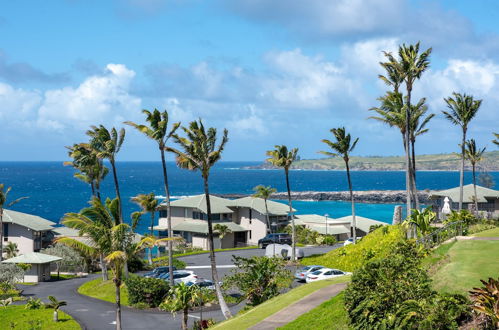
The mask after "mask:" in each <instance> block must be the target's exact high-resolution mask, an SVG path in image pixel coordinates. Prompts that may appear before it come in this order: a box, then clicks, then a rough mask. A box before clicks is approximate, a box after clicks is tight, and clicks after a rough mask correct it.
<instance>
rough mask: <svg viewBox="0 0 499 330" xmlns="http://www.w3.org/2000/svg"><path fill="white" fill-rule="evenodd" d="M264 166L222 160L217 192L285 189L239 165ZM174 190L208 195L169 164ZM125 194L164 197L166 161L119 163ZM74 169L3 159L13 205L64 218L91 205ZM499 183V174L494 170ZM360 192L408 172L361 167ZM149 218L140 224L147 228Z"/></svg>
mask: <svg viewBox="0 0 499 330" xmlns="http://www.w3.org/2000/svg"><path fill="white" fill-rule="evenodd" d="M255 164H258V163H256V162H253V163H251V162H220V163H218V164H217V165H216V166H215V167H214V168H213V169H212V171H211V174H210V190H211V192H212V193H252V189H253V187H255V186H256V185H259V184H263V185H271V186H273V187H275V188H277V189H278V190H279V191H284V190H285V189H286V186H285V182H284V173H283V172H284V171H282V170H241V169H239V168H241V167H243V166H248V165H255ZM167 167H168V173H169V181H170V189H171V193H172V195H174V196H188V195H194V194H200V193H203V183H202V179H201V175H200V173H199V172H190V171H187V170H182V169H179V168H177V167H176V165H175V164H174V163H169V164H168V166H167ZM117 170H118V178H119V181H120V188H121V195H122V198H123V199H124V203H123V209H124V214H125V215H129V214H130V213H131V212H133V211H136V210H138V207H137V206H136V205H134V204H132V203H131V202H130V198H131V197H132V196H135V195H137V194H139V193H150V192H154V193H155V194H156V195H164V190H163V187H162V176H161V163H160V162H119V163H118V164H117ZM73 173H74V170H73V169H72V168H71V167H66V166H63V165H62V162H0V182H1V183H4V184H6V185H7V186H11V187H12V192H11V195H10V198H12V199H14V198H17V197H20V196H28V197H29V199H26V200H23V201H22V202H20V203H19V204H17V205H15V206H14V207H12V209H15V210H18V211H21V212H26V213H31V214H36V215H39V216H41V217H44V218H46V219H49V220H52V221H55V222H58V221H59V219H60V218H61V217H62V216H63V215H64V214H65V213H67V212H77V211H79V210H80V209H81V208H83V207H85V206H86V205H87V201H88V200H89V198H90V195H91V192H90V187H89V186H88V185H86V184H85V183H82V182H80V181H78V180H76V179H74V178H73ZM490 174H491V175H492V176H493V177H494V180H495V182H498V183H499V172H493V173H490ZM352 181H353V186H354V189H355V190H394V189H404V187H405V174H404V172H373V171H360V172H353V173H352ZM290 183H291V188H292V190H294V191H340V190H348V186H347V182H346V175H345V172H344V171H305V170H296V171H291V173H290ZM465 183H466V184H467V183H471V173H465ZM458 184H459V173H458V172H418V188H419V189H447V188H452V187H456V186H457V185H458ZM102 195H103V196H110V197H114V185H113V180H112V176H111V175H109V176H108V177H107V178H106V180H105V181H104V183H103V187H102ZM393 207H394V205H390V204H388V205H387V204H362V203H359V204H358V205H357V214H359V215H362V216H366V217H370V218H374V219H379V220H383V221H391V218H392V214H393ZM294 208H296V209H297V210H298V212H297V213H300V214H306V213H316V214H321V215H323V214H326V213H327V214H329V215H330V216H331V217H340V216H344V215H348V214H350V204H349V203H346V202H333V201H322V202H308V201H296V202H294ZM147 222H148V221H144V223H143V224H142V225H141V226H140V228H139V231H145V228H146V227H147Z"/></svg>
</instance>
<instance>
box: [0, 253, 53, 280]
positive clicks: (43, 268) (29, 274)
mask: <svg viewBox="0 0 499 330" xmlns="http://www.w3.org/2000/svg"><path fill="white" fill-rule="evenodd" d="M59 260H61V258H60V257H56V256H51V255H48V254H44V253H38V252H30V253H25V254H23V255H20V256H18V257H14V258H10V259H7V260H4V261H2V262H3V263H13V264H28V265H30V266H31V267H30V268H29V269H28V270H26V272H25V273H24V280H23V281H24V282H27V283H37V282H43V281H49V280H50V269H51V265H50V264H51V263H52V262H55V261H59Z"/></svg>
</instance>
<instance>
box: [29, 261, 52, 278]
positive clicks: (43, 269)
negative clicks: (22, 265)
mask: <svg viewBox="0 0 499 330" xmlns="http://www.w3.org/2000/svg"><path fill="white" fill-rule="evenodd" d="M49 280H50V263H46V264H33V265H31V268H30V269H28V270H27V271H26V272H25V273H24V282H28V283H38V282H43V281H49Z"/></svg>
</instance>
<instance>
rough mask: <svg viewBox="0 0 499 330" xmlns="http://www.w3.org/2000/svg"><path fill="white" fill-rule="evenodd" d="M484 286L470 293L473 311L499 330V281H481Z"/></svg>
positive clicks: (491, 279) (490, 279)
mask: <svg viewBox="0 0 499 330" xmlns="http://www.w3.org/2000/svg"><path fill="white" fill-rule="evenodd" d="M480 282H482V284H483V285H484V286H483V287H481V288H473V290H471V291H470V296H471V300H472V302H473V306H472V308H473V310H474V311H475V312H476V313H478V314H479V315H480V314H481V315H484V316H485V317H486V318H487V319H488V321H490V322H491V323H492V325H493V326H494V327H497V328H499V279H497V280H495V279H493V278H489V280H488V281H487V282H485V281H484V280H480Z"/></svg>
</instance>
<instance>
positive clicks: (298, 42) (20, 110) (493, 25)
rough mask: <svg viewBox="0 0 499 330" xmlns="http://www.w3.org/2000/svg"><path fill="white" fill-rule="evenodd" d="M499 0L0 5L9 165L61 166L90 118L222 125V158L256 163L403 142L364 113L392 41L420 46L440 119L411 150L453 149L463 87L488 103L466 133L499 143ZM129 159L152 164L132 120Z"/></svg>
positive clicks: (380, 89) (0, 83)
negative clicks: (452, 118)
mask: <svg viewBox="0 0 499 330" xmlns="http://www.w3.org/2000/svg"><path fill="white" fill-rule="evenodd" d="M498 15H499V3H498V2H497V1H492V0H484V1H473V2H470V1H464V0H463V1H451V0H445V1H429V0H424V1H423V0H421V1H409V0H363V1H361V0H349V1H347V0H341V1H338V0H337V1H331V0H324V1H322V0H296V1H292V2H290V1H288V0H273V1H271V0H214V1H201V0H142V1H139V0H114V1H91V0H87V1H83V0H65V1H62V0H61V1H44V2H41V1H2V2H1V3H0V122H1V123H2V127H3V128H2V130H1V131H0V147H1V149H2V151H3V152H2V153H1V154H0V160H62V159H65V158H66V151H65V148H64V146H66V145H71V144H73V143H76V142H83V141H84V140H85V139H86V137H85V135H84V132H85V130H86V128H88V127H89V126H90V125H93V124H100V123H103V124H105V125H106V126H123V125H122V122H123V121H125V120H133V121H136V122H140V121H142V116H141V114H140V110H141V109H143V108H147V109H151V108H154V107H156V108H159V109H167V110H168V111H169V113H170V117H171V120H172V121H181V122H182V123H187V122H189V121H190V120H193V119H196V118H199V117H201V118H203V119H204V120H205V122H206V124H208V125H210V126H215V127H218V128H220V129H222V128H228V129H229V137H230V142H229V145H228V147H227V149H226V151H225V154H224V160H262V159H263V158H264V153H265V150H268V149H270V148H272V146H273V145H275V144H287V145H288V146H290V147H299V148H300V155H301V156H302V157H303V158H315V157H318V156H319V155H318V154H317V152H318V151H319V150H322V149H324V148H323V145H322V143H321V142H320V140H321V139H323V138H329V134H330V133H329V129H330V128H333V127H339V126H345V127H346V128H347V129H348V130H349V131H351V132H352V134H353V135H354V136H358V137H359V138H360V142H359V144H358V147H357V149H356V151H355V153H356V154H358V155H396V154H401V153H402V152H403V150H402V147H401V139H400V133H399V132H398V131H397V130H395V129H391V128H388V127H385V126H383V125H381V124H379V123H377V122H375V121H372V120H368V119H367V117H369V116H370V115H371V113H370V112H369V111H368V109H369V108H371V107H373V106H376V105H377V103H378V102H377V101H376V98H377V97H379V96H381V95H382V94H384V92H385V90H386V87H385V86H384V85H383V84H382V83H381V82H380V81H379V80H378V79H377V75H378V74H379V73H381V70H380V67H379V65H378V62H379V61H380V60H382V59H383V57H382V53H381V52H382V51H383V50H386V51H393V50H395V49H396V48H397V46H398V45H399V44H401V43H404V42H405V43H412V42H415V41H418V40H421V42H422V46H423V47H426V48H427V47H433V53H432V65H431V69H430V70H429V71H428V72H426V73H425V74H424V76H423V78H422V79H421V81H419V82H417V85H416V88H415V97H417V98H419V97H426V98H427V103H428V106H429V109H430V111H431V112H434V113H436V114H437V118H436V119H435V120H433V121H432V122H431V123H430V125H429V128H430V132H429V133H428V134H427V135H426V136H422V137H421V138H420V139H419V141H418V142H417V153H419V154H423V153H439V152H453V151H456V150H457V143H458V141H459V136H460V131H459V129H458V128H456V127H452V126H450V124H449V123H448V122H446V121H445V120H444V119H443V118H442V116H441V110H443V109H445V104H444V102H443V97H447V96H449V95H450V94H451V93H452V92H453V91H457V92H466V93H470V94H473V95H474V96H475V97H477V98H481V99H483V100H484V101H483V106H482V108H481V109H480V112H479V114H478V116H477V118H476V119H475V120H474V121H473V122H472V124H471V127H470V136H471V137H474V138H475V139H477V141H478V143H479V144H480V145H483V146H488V148H489V149H494V147H493V146H492V144H491V142H490V140H491V138H492V131H494V130H495V131H498V130H499V129H498V128H497V127H498V125H497V123H498V120H497V118H498V113H499V110H498V109H499V25H498V24H497V19H496V18H497V17H498ZM127 134H128V136H127V140H126V143H125V146H124V147H123V150H122V152H121V154H120V156H119V159H120V160H156V159H157V150H156V149H155V148H154V145H153V144H152V143H151V142H150V141H148V140H146V139H145V138H143V137H142V136H140V135H139V134H137V133H135V132H133V131H132V130H130V129H128V131H127Z"/></svg>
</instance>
